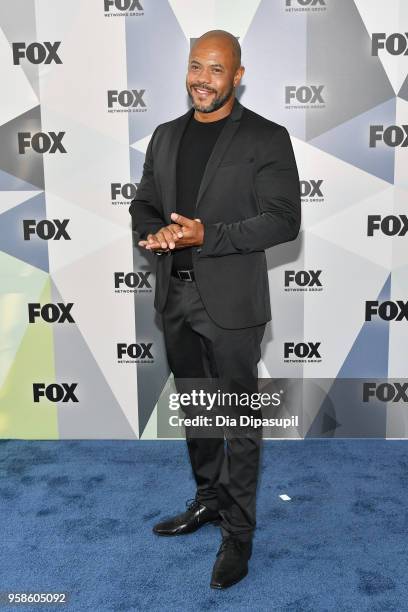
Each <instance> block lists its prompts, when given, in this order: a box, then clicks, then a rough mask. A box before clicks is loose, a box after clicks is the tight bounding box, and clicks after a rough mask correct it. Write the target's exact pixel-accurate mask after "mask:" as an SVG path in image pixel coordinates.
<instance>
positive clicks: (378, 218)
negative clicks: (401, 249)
mask: <svg viewBox="0 0 408 612" xmlns="http://www.w3.org/2000/svg"><path fill="white" fill-rule="evenodd" d="M407 231H408V217H407V215H385V216H383V215H368V217H367V236H374V234H376V233H380V234H384V236H405V235H406V233H407Z"/></svg>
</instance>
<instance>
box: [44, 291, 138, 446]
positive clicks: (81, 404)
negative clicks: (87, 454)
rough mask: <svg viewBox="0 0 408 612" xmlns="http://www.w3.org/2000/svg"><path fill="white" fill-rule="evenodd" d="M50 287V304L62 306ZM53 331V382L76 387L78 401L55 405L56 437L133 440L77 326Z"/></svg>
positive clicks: (56, 292)
mask: <svg viewBox="0 0 408 612" xmlns="http://www.w3.org/2000/svg"><path fill="white" fill-rule="evenodd" d="M51 285H52V299H51V300H50V301H52V302H53V303H58V302H64V300H63V298H62V296H61V294H60V293H59V291H58V289H57V287H56V286H55V284H54V283H53V282H52V281H51ZM53 329H54V351H55V374H56V379H57V380H58V382H59V383H61V382H65V383H68V384H72V383H76V384H77V387H76V389H75V395H76V397H77V399H78V403H77V404H76V403H73V402H69V403H63V402H59V403H58V424H59V431H60V437H62V438H71V439H74V438H78V437H79V438H86V439H93V438H109V439H117V438H118V439H129V440H132V439H135V438H136V437H137V430H136V431H135V430H134V429H133V428H132V426H131V424H130V423H129V421H128V419H127V418H126V415H125V414H124V413H123V411H122V409H121V407H120V404H119V402H118V401H117V399H116V397H115V396H114V394H113V392H112V389H111V388H110V386H109V384H108V382H107V380H106V378H105V376H104V375H103V373H102V371H101V369H100V368H99V366H98V364H97V362H96V360H95V356H94V354H93V352H92V351H91V350H90V348H89V346H88V344H87V343H86V341H85V339H84V337H83V336H82V334H81V332H80V330H79V328H78V325H76V324H73V323H71V324H61V325H58V324H54V326H53ZM135 415H136V407H135ZM136 423H137V420H136Z"/></svg>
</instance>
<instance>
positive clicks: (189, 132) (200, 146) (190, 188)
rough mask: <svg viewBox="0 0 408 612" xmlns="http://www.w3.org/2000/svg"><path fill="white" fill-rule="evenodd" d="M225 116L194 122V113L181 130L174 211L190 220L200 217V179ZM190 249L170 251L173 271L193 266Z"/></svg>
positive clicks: (225, 118) (188, 268) (189, 268)
mask: <svg viewBox="0 0 408 612" xmlns="http://www.w3.org/2000/svg"><path fill="white" fill-rule="evenodd" d="M227 119H228V115H227V116H226V117H224V118H223V119H218V121H210V122H208V123H204V122H203V121H197V119H195V118H194V113H193V114H192V115H191V118H190V121H189V122H188V123H187V126H186V129H185V130H184V133H183V136H182V139H181V143H180V148H179V152H178V156H177V170H176V193H177V199H176V212H177V213H179V214H180V215H183V216H185V217H189V219H195V218H196V217H198V216H199V215H198V213H197V211H196V209H195V205H196V201H197V195H198V190H199V188H200V183H201V179H202V177H203V174H204V170H205V166H206V165H207V161H208V158H209V157H210V155H211V151H212V149H213V147H214V144H215V142H216V140H217V138H218V136H219V134H220V132H221V130H222V128H223V126H224V124H225V122H226V120H227ZM191 249H192V247H185V248H183V249H174V250H173V252H172V257H173V270H191V269H192V268H193V259H192V255H191Z"/></svg>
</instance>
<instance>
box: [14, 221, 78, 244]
mask: <svg viewBox="0 0 408 612" xmlns="http://www.w3.org/2000/svg"><path fill="white" fill-rule="evenodd" d="M68 223H69V219H52V221H51V219H41V220H40V221H38V220H37V219H23V239H24V240H31V236H32V235H33V236H36V237H37V238H39V239H40V240H71V236H70V235H69V233H68V231H67V225H68Z"/></svg>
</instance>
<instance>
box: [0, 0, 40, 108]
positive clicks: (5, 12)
mask: <svg viewBox="0 0 408 612" xmlns="http://www.w3.org/2000/svg"><path fill="white" fill-rule="evenodd" d="M36 4H38V3H37V2H36V0H13V2H1V3H0V23H1V29H2V31H3V34H4V36H5V37H6V38H7V40H8V41H9V43H10V50H9V53H10V54H11V44H12V43H13V42H26V43H28V44H29V43H30V42H35V41H36V40H37V25H36V9H37V8H38V7H36ZM21 69H22V70H23V71H24V73H25V75H26V77H27V80H28V82H29V83H30V84H31V88H32V91H34V92H35V94H36V96H37V98H38V99H39V98H40V86H39V81H38V65H36V64H32V63H31V62H27V61H24V60H23V61H22V62H21Z"/></svg>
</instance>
